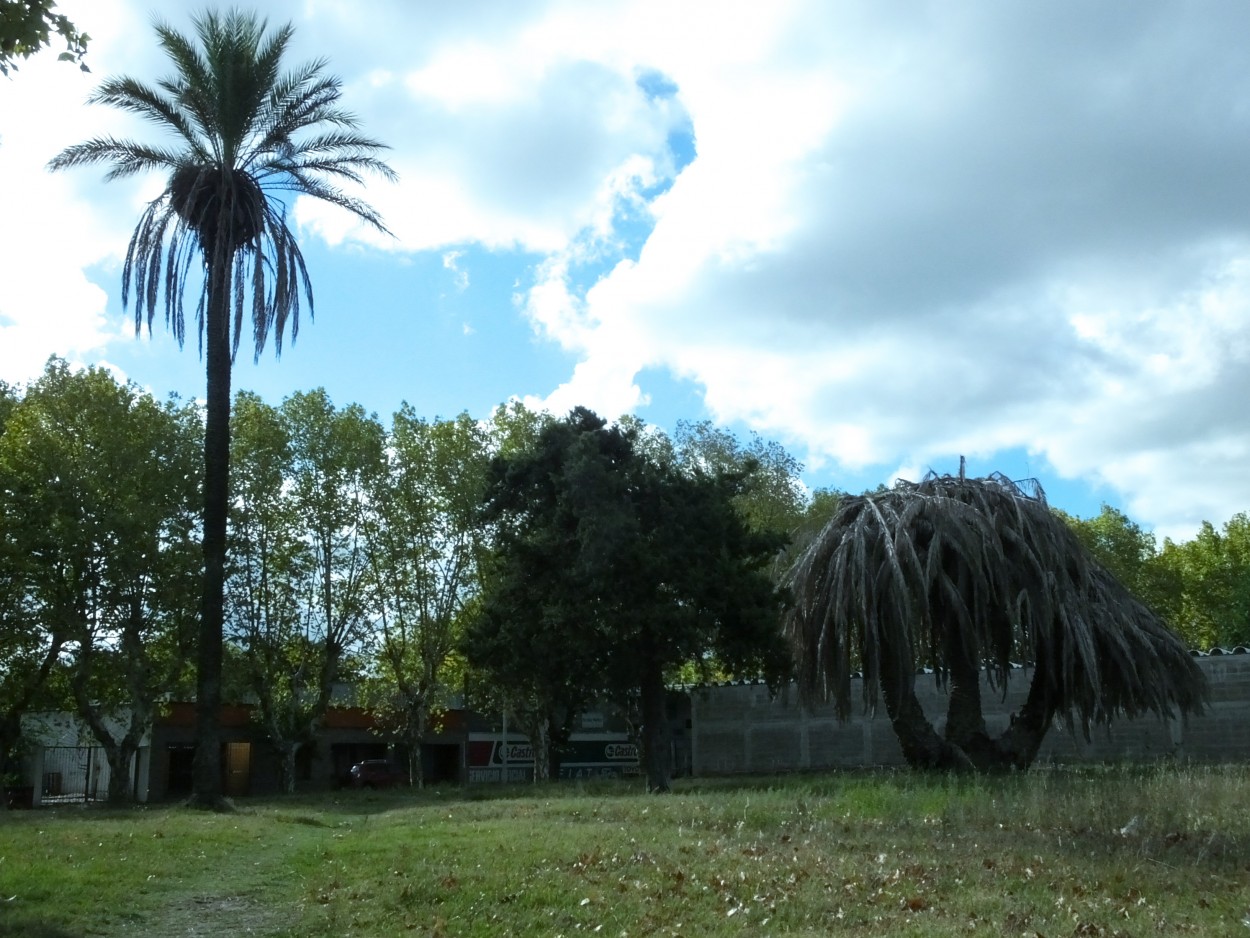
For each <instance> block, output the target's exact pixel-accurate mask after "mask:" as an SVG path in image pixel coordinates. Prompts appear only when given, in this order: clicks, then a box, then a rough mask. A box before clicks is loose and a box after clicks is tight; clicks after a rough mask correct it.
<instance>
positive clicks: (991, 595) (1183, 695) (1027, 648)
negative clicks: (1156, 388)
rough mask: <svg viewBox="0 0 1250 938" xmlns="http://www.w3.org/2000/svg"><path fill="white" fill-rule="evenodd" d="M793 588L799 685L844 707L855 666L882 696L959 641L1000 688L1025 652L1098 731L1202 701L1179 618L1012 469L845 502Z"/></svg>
mask: <svg viewBox="0 0 1250 938" xmlns="http://www.w3.org/2000/svg"><path fill="white" fill-rule="evenodd" d="M786 581H787V585H788V586H789V588H790V590H791V592H792V594H793V596H794V606H793V608H792V610H791V611H790V613H789V615H788V619H787V622H786V629H787V633H788V635H789V637H790V640H791V643H792V645H793V648H794V650H795V654H796V658H797V661H798V663H799V668H798V669H797V673H798V674H799V676H800V690H801V691H802V693H803V694H805V695H806V696H807V697H808V698H809V699H811V698H822V699H828V698H830V697H832V699H833V700H834V702H835V705H836V707H837V710H838V712H839V713H840V714H842V715H843V716H845V715H847V714H849V712H850V682H849V680H848V674H849V671H850V670H851V668H852V666H853V664H854V663H855V661H856V659H858V662H859V663H860V666H861V667H862V668H863V672H864V675H865V682H864V694H865V699H866V701H867V702H868V703H869V705H871V704H872V703H873V702H875V700H876V699H877V697H878V695H879V694H880V693H881V691H882V686H883V684H882V672H883V670H889V671H891V672H892V673H893V675H894V676H896V677H899V676H901V673H902V671H903V670H904V669H907V670H908V671H909V673H912V674H914V671H915V669H916V668H917V667H918V666H921V665H925V666H929V667H932V668H934V669H935V670H936V671H937V675H938V679H939V680H942V679H943V678H944V676H945V675H946V674H947V673H948V672H949V669H950V668H951V666H952V662H951V661H950V660H949V658H948V651H947V649H948V648H952V647H957V648H961V649H964V651H965V653H966V654H968V655H969V656H970V657H971V658H972V659H973V660H974V661H975V662H976V665H977V667H984V668H985V670H986V673H987V674H988V675H989V677H990V679H991V681H992V682H994V683H996V684H1002V685H1005V683H1006V680H1007V679H1008V675H1009V673H1010V669H1011V661H1012V659H1013V657H1015V658H1017V659H1018V658H1025V659H1027V660H1029V661H1031V662H1034V663H1044V665H1045V667H1044V668H1039V669H1038V671H1039V674H1043V675H1044V676H1043V677H1042V678H1041V679H1042V680H1044V681H1047V682H1049V686H1048V692H1049V693H1050V694H1051V695H1052V698H1053V701H1054V706H1055V709H1056V710H1057V711H1058V712H1059V713H1060V715H1061V716H1063V717H1064V718H1065V719H1067V720H1068V721H1069V723H1073V722H1075V723H1079V724H1080V725H1081V726H1082V727H1085V728H1086V729H1087V728H1088V727H1089V725H1090V724H1091V723H1095V722H1104V721H1106V720H1109V719H1111V718H1113V717H1114V716H1117V715H1120V714H1124V715H1128V716H1134V715H1137V714H1140V713H1144V712H1153V713H1157V714H1161V715H1166V714H1171V713H1173V712H1175V711H1176V710H1179V711H1181V712H1183V713H1188V712H1193V711H1195V710H1198V709H1200V708H1201V706H1202V703H1203V700H1204V694H1205V690H1204V683H1203V680H1202V676H1201V672H1200V671H1199V670H1198V669H1197V667H1196V666H1195V665H1194V663H1193V661H1192V660H1191V658H1190V656H1189V654H1188V652H1187V651H1186V649H1185V648H1184V646H1183V645H1182V643H1181V642H1180V640H1179V639H1178V638H1177V637H1176V636H1175V635H1174V634H1173V633H1172V632H1171V631H1170V630H1169V629H1168V628H1167V626H1166V624H1165V623H1164V622H1163V621H1162V620H1161V619H1159V617H1158V616H1156V615H1155V614H1154V613H1153V612H1152V611H1151V610H1150V609H1148V608H1147V607H1146V606H1145V605H1144V604H1143V603H1142V602H1140V601H1139V600H1138V599H1136V598H1135V597H1134V596H1132V595H1131V594H1130V593H1129V592H1128V591H1127V590H1126V589H1125V588H1124V587H1123V586H1122V585H1121V584H1120V583H1119V582H1118V581H1116V580H1115V578H1114V577H1113V576H1112V575H1111V574H1110V573H1108V572H1107V571H1106V570H1105V569H1103V568H1102V567H1100V566H1099V565H1098V564H1097V562H1096V561H1095V560H1094V559H1093V558H1092V557H1091V556H1090V555H1089V554H1088V552H1087V551H1086V550H1085V549H1084V548H1083V546H1082V545H1081V544H1080V542H1079V541H1078V540H1077V538H1076V537H1075V535H1074V534H1073V533H1072V532H1071V531H1070V530H1069V528H1068V527H1067V526H1066V525H1065V524H1063V522H1062V521H1061V520H1060V519H1058V518H1056V516H1055V515H1054V514H1053V513H1052V512H1051V511H1050V509H1049V508H1048V506H1047V504H1046V500H1045V495H1044V493H1042V492H1041V491H1040V487H1035V488H1034V489H1033V490H1032V491H1028V492H1026V491H1025V489H1024V488H1022V487H1021V486H1018V485H1016V484H1014V483H1012V482H1011V481H1010V480H1008V479H1007V478H1005V477H1003V476H1000V475H994V476H990V477H989V478H985V479H966V478H963V477H961V476H960V477H956V476H937V475H933V474H930V475H928V476H926V477H925V479H923V480H922V481H921V482H919V483H911V482H900V483H898V484H897V485H896V486H895V487H894V488H893V489H892V490H889V491H887V492H882V493H874V494H869V495H864V496H860V497H852V498H846V499H843V500H842V502H841V503H840V505H839V507H838V510H837V512H836V513H835V514H834V515H833V517H832V518H831V519H830V521H829V522H828V524H826V526H825V527H824V529H823V530H822V531H821V532H820V533H819V534H818V535H817V537H816V538H815V539H814V540H813V541H812V542H811V544H810V545H809V546H808V547H807V549H806V551H805V552H804V553H803V554H801V555H800V556H799V558H798V559H797V561H796V562H795V564H794V566H793V567H792V568H791V570H790V571H789V573H788V575H787V578H786ZM951 638H957V639H958V641H957V642H955V643H954V644H952V643H951V642H950V641H949V639H951ZM887 683H888V682H887ZM910 683H911V682H910V681H908V682H907V686H908V687H910Z"/></svg>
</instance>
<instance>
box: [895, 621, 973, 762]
mask: <svg viewBox="0 0 1250 938" xmlns="http://www.w3.org/2000/svg"><path fill="white" fill-rule="evenodd" d="M904 641H905V640H904ZM913 660H914V656H913V654H912V649H911V646H910V643H907V644H905V645H904V647H903V648H894V647H892V646H891V645H889V644H887V642H886V641H885V640H884V639H883V641H882V647H881V654H880V656H879V658H878V661H879V664H878V667H879V668H880V669H881V674H880V677H881V692H882V696H884V697H885V709H886V713H888V714H889V717H890V724H891V726H893V728H894V735H895V736H896V737H898V742H899V746H900V747H901V748H902V750H903V758H904V759H906V760H907V764H908V765H910V766H911V767H912V768H916V769H945V770H951V769H956V770H970V769H972V768H973V765H972V763H971V762H970V761H969V759H968V757H967V755H965V754H964V752H963V750H961V749H959V748H957V747H955V746H952V745H951V744H950V743H948V742H947V741H946V740H944V739H943V738H942V737H941V736H939V735H938V733H937V730H935V729H934V728H933V724H932V723H930V722H929V718H928V717H926V716H925V714H924V710H923V709H922V708H921V706H920V701H919V700H917V699H916V672H915V668H914V665H913V664H912V661H913Z"/></svg>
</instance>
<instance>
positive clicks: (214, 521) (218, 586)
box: [190, 257, 232, 810]
mask: <svg viewBox="0 0 1250 938" xmlns="http://www.w3.org/2000/svg"><path fill="white" fill-rule="evenodd" d="M231 266H232V265H231V262H230V259H229V258H226V259H225V260H224V262H221V259H220V257H218V258H217V259H215V261H214V263H213V265H212V268H213V269H212V271H211V274H210V281H209V285H208V303H207V304H206V317H207V322H206V323H205V329H204V345H205V350H204V352H205V358H206V360H207V368H206V371H207V374H208V389H207V402H206V415H205V423H204V589H203V593H202V595H201V600H200V634H199V646H198V649H197V653H196V661H197V674H196V731H195V744H196V745H195V762H194V766H193V770H192V791H191V799H190V804H191V805H192V806H194V807H199V808H209V809H211V810H220V809H221V808H222V807H223V806H224V805H225V799H224V797H223V794H222V766H221V663H222V648H221V642H222V622H223V619H224V604H225V574H226V517H227V514H228V512H229V506H230V364H231V362H230V357H231V356H230V289H229V287H230V270H231Z"/></svg>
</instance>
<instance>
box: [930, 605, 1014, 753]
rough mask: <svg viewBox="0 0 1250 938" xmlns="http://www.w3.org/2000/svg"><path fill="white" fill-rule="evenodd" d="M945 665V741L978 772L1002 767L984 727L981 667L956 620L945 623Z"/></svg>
mask: <svg viewBox="0 0 1250 938" xmlns="http://www.w3.org/2000/svg"><path fill="white" fill-rule="evenodd" d="M945 654H946V664H947V667H948V669H949V672H950V674H949V681H950V703H949V704H948V705H947V708H946V732H945V733H944V734H943V735H944V737H945V739H946V742H947V743H949V744H950V745H952V746H954V747H956V748H958V749H959V750H960V751H961V752H962V753H963V754H964V755H965V756H967V758H968V760H969V761H970V762H971V763H972V764H973V765H974V766H975V767H976V768H977V770H978V771H981V772H989V771H995V770H997V769H1001V768H1003V765H1002V754H1001V753H1000V752H999V750H998V747H997V746H996V745H995V744H994V741H993V740H991V739H990V735H989V733H988V732H987V731H986V729H985V716H984V714H983V713H982V711H981V666H980V659H979V655H978V653H977V649H976V648H975V647H969V645H968V642H967V641H965V638H964V636H963V634H962V633H961V632H960V631H959V624H958V622H956V621H954V620H953V619H952V620H948V621H947V622H946V651H945Z"/></svg>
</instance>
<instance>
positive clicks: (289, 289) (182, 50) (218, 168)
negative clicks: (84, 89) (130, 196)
mask: <svg viewBox="0 0 1250 938" xmlns="http://www.w3.org/2000/svg"><path fill="white" fill-rule="evenodd" d="M193 24H194V27H195V34H196V36H195V39H198V42H196V41H195V39H192V38H188V37H187V36H184V35H182V34H181V33H178V32H176V31H175V30H173V29H172V28H170V27H169V26H168V25H165V24H163V23H158V24H157V25H156V33H157V36H158V38H159V41H160V45H161V47H162V49H163V50H164V51H165V53H166V55H167V56H168V57H169V59H170V61H171V62H172V64H173V67H174V72H173V74H172V75H170V76H169V77H166V78H163V79H161V80H160V81H159V82H158V83H157V84H156V85H155V86H150V85H146V84H144V83H142V82H139V81H137V80H135V79H133V78H124V77H123V78H111V79H109V80H107V81H105V82H104V83H103V84H101V85H100V87H99V88H98V89H97V90H96V92H95V93H94V94H93V95H92V97H91V98H90V101H91V102H92V103H100V104H108V105H112V106H113V107H117V108H120V109H122V110H124V111H129V112H131V113H133V114H137V115H139V116H140V117H143V118H144V119H146V120H148V121H150V122H151V123H153V124H154V125H156V126H157V127H158V128H160V129H161V130H162V131H165V132H166V133H167V134H168V135H169V136H170V137H171V138H172V141H173V142H172V143H170V144H168V145H164V144H155V143H154V144H146V143H136V142H133V141H130V140H119V139H116V138H114V137H99V138H96V139H93V140H88V141H87V142H85V143H80V144H76V145H75V146H71V147H69V148H67V149H66V150H64V151H63V152H61V153H60V154H59V155H58V156H57V157H56V158H55V159H53V160H52V161H51V162H50V163H49V167H50V168H51V169H66V168H69V167H73V166H83V165H89V164H92V165H94V164H105V165H108V166H110V167H111V168H110V170H109V172H108V174H107V175H106V176H105V179H106V180H113V179H120V178H123V177H126V176H132V175H134V174H136V173H140V172H144V171H148V170H154V171H157V172H162V173H168V182H167V183H166V186H165V189H164V191H163V192H162V193H161V194H160V195H159V196H158V197H157V198H156V199H155V200H154V201H153V202H152V203H151V204H149V205H148V207H147V209H146V210H145V211H144V212H143V215H142V216H141V217H140V219H139V224H138V227H137V228H136V229H135V232H134V235H133V237H132V238H131V240H130V247H129V248H128V250H127V252H126V263H125V267H124V269H123V271H122V303H123V305H125V304H127V303H128V300H129V297H130V296H131V295H132V293H133V296H134V299H135V305H134V309H135V330H136V332H138V331H139V330H140V329H141V328H142V326H143V324H144V322H145V321H146V323H147V326H148V331H149V333H150V332H151V328H152V320H153V318H154V317H155V316H156V314H157V311H158V309H160V310H163V311H164V316H165V322H166V325H167V326H168V327H169V328H170V329H171V331H172V332H173V334H174V336H175V337H176V338H177V340H178V342H179V344H180V345H181V344H182V343H183V341H184V339H185V337H186V317H185V314H184V294H185V293H186V291H187V288H188V286H191V287H192V288H193V292H198V294H199V297H198V302H197V305H196V310H195V320H196V328H197V330H198V333H199V343H200V352H201V354H202V355H203V356H204V358H205V360H206V371H207V375H208V389H207V406H206V422H205V438H204V584H203V597H202V619H201V629H200V640H199V649H198V687H197V696H198V703H197V713H198V729H197V749H196V757H195V759H196V761H195V780H194V793H193V795H192V803H193V804H198V805H202V806H217V805H219V804H221V802H222V780H221V755H220V735H221V734H220V727H219V719H220V716H219V714H220V705H221V660H222V659H221V639H222V588H223V576H224V566H225V554H226V515H227V507H228V493H229V461H230V369H231V365H232V363H233V360H234V356H235V354H236V353H237V351H238V347H239V340H240V338H241V335H242V329H243V321H244V317H245V314H250V319H251V324H252V339H253V342H254V345H255V354H256V357H257V358H259V357H260V353H261V351H262V350H263V349H264V346H265V342H266V340H267V338H268V337H269V335H270V333H272V334H273V337H274V346H275V351H276V352H277V353H278V354H279V355H280V354H281V352H282V338H283V335H284V334H285V332H286V330H287V329H288V328H289V329H290V334H291V338H292V340H294V338H295V336H296V335H297V333H298V330H299V312H300V298H301V294H302V295H303V296H304V297H306V298H307V303H308V313H309V316H311V315H312V313H313V298H312V288H311V284H310V281H309V278H308V271H307V270H306V269H305V266H304V258H303V255H302V254H301V253H300V249H299V245H298V244H297V243H296V240H295V236H294V234H293V233H292V232H291V230H290V229H289V228H288V227H287V224H286V217H285V209H284V205H283V203H282V201H281V200H280V198H279V194H283V193H291V194H296V195H300V194H302V195H309V196H312V197H314V198H318V199H323V200H325V201H327V202H331V203H333V204H335V205H338V206H341V207H342V208H345V209H347V210H348V211H349V212H352V213H354V214H355V215H357V216H359V217H360V218H362V219H364V221H366V222H368V223H369V224H370V225H372V226H374V227H375V228H377V229H379V230H381V231H386V229H385V227H384V226H383V225H382V220H381V218H380V216H379V215H378V214H377V213H376V212H375V211H374V210H373V209H372V208H371V207H369V206H368V205H367V204H365V203H364V202H362V201H360V200H359V199H356V198H353V197H351V196H350V195H348V194H346V193H345V192H344V191H342V190H341V189H340V188H339V187H338V184H340V183H343V182H344V181H348V182H352V183H359V182H360V181H361V179H362V174H363V173H366V172H369V173H377V174H380V175H381V176H383V177H386V178H388V179H389V178H394V174H393V173H392V171H391V170H390V168H389V167H388V166H387V165H386V164H385V163H384V162H383V161H382V160H381V159H380V158H379V156H378V154H379V151H381V150H382V149H384V147H383V146H382V145H381V144H380V143H377V142H376V141H374V140H372V139H370V138H368V137H365V136H363V135H361V134H360V133H358V132H357V130H356V126H357V124H356V120H355V118H354V117H353V116H352V115H351V114H349V113H348V112H346V111H344V110H342V109H341V108H340V107H339V106H338V100H339V97H340V94H341V82H340V81H339V80H338V79H337V78H334V77H331V76H327V75H325V74H324V70H325V67H326V62H325V61H324V60H322V59H318V60H315V61H313V62H310V63H307V64H304V65H301V66H299V67H298V68H296V69H294V70H293V71H289V72H284V71H282V64H283V62H282V60H283V55H284V54H285V52H286V49H287V45H288V43H289V42H290V39H291V35H292V32H293V30H292V27H291V26H290V25H289V24H288V25H285V26H283V27H281V28H279V29H277V30H274V31H273V32H271V33H268V34H266V24H265V21H264V20H260V19H257V18H256V17H255V16H254V15H251V14H247V13H241V12H237V11H236V12H231V13H228V14H226V15H224V16H223V15H219V14H217V13H213V12H208V13H205V14H203V15H202V16H199V17H197V18H195V19H194V20H193ZM197 260H198V261H200V262H201V263H200V264H197V263H196V261H197Z"/></svg>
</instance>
